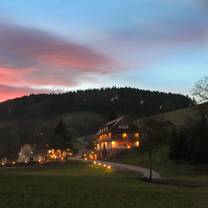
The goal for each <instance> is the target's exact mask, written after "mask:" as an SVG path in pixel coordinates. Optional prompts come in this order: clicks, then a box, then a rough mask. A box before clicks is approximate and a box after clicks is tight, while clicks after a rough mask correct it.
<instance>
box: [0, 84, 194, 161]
mask: <svg viewBox="0 0 208 208" xmlns="http://www.w3.org/2000/svg"><path fill="white" fill-rule="evenodd" d="M190 105H193V102H192V100H191V99H190V98H188V97H186V96H183V95H180V94H171V93H162V92H156V91H155V92H151V91H145V90H139V89H134V88H106V89H90V90H84V91H77V92H68V93H64V94H39V95H30V96H25V97H22V98H17V99H14V100H9V101H6V102H3V103H0V157H2V156H4V155H12V157H15V156H16V153H17V151H18V149H19V147H20V146H21V145H22V144H25V143H33V144H38V145H44V144H46V143H47V142H48V141H49V140H50V139H51V137H52V136H53V135H54V129H55V127H56V125H57V123H58V122H59V120H60V119H63V121H64V122H65V123H66V125H67V132H68V135H69V136H70V137H71V138H79V137H87V136H88V135H92V134H94V133H95V131H96V130H97V128H98V127H99V126H100V125H102V124H103V123H105V122H106V121H107V120H109V119H111V118H112V116H119V115H123V114H127V115H129V116H131V117H132V118H133V119H138V118H141V117H146V116H150V115H153V114H158V113H159V112H167V111H171V110H172V111H173V110H176V109H181V108H186V107H188V106H190ZM161 106H162V108H161Z"/></svg>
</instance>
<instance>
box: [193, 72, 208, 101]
mask: <svg viewBox="0 0 208 208" xmlns="http://www.w3.org/2000/svg"><path fill="white" fill-rule="evenodd" d="M193 95H194V96H195V97H196V98H197V99H198V100H199V101H200V102H206V101H208V76H204V77H203V78H201V79H200V80H199V81H197V82H196V83H195V86H194V89H193Z"/></svg>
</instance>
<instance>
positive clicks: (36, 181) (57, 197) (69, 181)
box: [0, 162, 208, 208]
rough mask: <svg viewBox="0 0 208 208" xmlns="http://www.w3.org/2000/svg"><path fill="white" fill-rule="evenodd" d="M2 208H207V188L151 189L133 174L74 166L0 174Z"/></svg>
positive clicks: (155, 186)
mask: <svg viewBox="0 0 208 208" xmlns="http://www.w3.org/2000/svg"><path fill="white" fill-rule="evenodd" d="M0 184H1V186H0V207H2V208H16V207H21V208H34V207H35V208H39V207H40V208H49V207H50V208H51V207H54V208H55V207H56V208H57V207H58V208H62V207H63V208H64V207H66V208H70V207H72V208H78V207H83V208H88V207H89V208H94V207H96V208H98V207H99V208H103V207H105V208H106V207H108V208H117V207H119V208H124V207H125V208H127V207H128V208H131V207H132V208H133V207H134V208H135V207H139V208H143V207H144V208H160V207H161V208H177V207H178V208H192V207H193V208H195V207H196V208H207V207H208V197H207V196H208V188H207V187H204V188H178V187H173V186H166V185H157V184H149V183H146V182H143V181H141V180H139V179H138V175H136V174H135V173H129V172H115V171H114V170H105V169H102V168H98V167H95V166H93V165H89V164H82V163H75V162H72V164H69V165H66V166H59V167H58V166H57V167H45V168H18V169H15V168H13V169H6V168H1V169H0Z"/></svg>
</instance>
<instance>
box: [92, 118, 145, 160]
mask: <svg viewBox="0 0 208 208" xmlns="http://www.w3.org/2000/svg"><path fill="white" fill-rule="evenodd" d="M140 135H141V132H140V131H139V129H138V127H137V126H136V125H135V124H134V123H133V121H132V120H131V119H130V118H128V117H127V116H121V117H119V118H117V119H115V120H112V121H109V122H107V123H106V124H105V125H103V126H102V127H100V129H99V131H98V132H97V133H96V135H95V150H96V155H97V158H109V157H111V156H113V155H116V154H118V153H120V152H122V151H124V150H127V149H131V148H133V147H139V146H140Z"/></svg>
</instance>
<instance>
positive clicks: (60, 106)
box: [0, 87, 193, 121]
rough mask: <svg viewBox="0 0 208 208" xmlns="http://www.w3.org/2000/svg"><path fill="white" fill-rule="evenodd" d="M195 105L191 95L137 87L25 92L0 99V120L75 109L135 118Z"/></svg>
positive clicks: (41, 115) (55, 113) (42, 115)
mask: <svg viewBox="0 0 208 208" xmlns="http://www.w3.org/2000/svg"><path fill="white" fill-rule="evenodd" d="M190 105H193V102H192V100H191V99H190V98H188V97H186V96H183V95H180V94H172V93H163V92H157V91H148V90H140V89H135V88H115V87H114V88H101V89H88V90H83V91H81V90H80V91H76V92H75V91H74V92H68V93H64V94H39V95H30V96H24V97H22V98H17V99H14V100H9V101H6V102H3V103H0V120H1V121H2V120H11V119H27V118H31V117H33V118H34V117H35V118H48V117H52V116H56V115H60V114H65V113H72V112H75V111H91V112H94V113H98V114H106V113H111V112H114V113H117V114H129V115H131V116H133V117H134V118H137V117H145V116H148V115H153V114H158V113H160V112H168V111H173V110H177V109H181V108H186V107H188V106H190Z"/></svg>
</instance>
